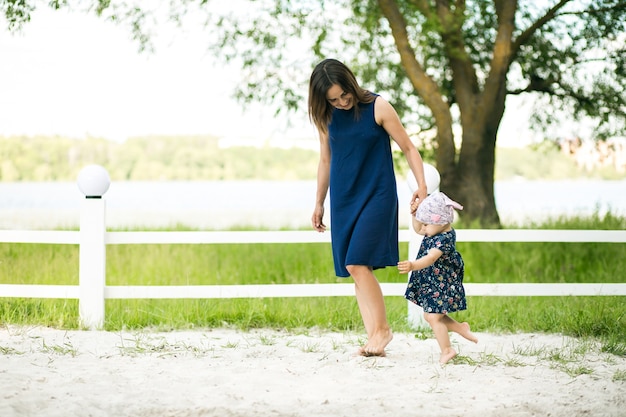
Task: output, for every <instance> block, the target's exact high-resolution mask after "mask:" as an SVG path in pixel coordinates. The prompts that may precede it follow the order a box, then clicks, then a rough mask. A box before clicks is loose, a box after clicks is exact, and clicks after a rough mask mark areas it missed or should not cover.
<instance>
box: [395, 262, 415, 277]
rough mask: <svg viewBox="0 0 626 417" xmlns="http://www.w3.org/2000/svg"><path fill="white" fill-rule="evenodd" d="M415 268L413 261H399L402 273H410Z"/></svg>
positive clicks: (399, 270) (399, 269) (399, 268)
mask: <svg viewBox="0 0 626 417" xmlns="http://www.w3.org/2000/svg"><path fill="white" fill-rule="evenodd" d="M412 270H413V266H412V262H411V261H400V262H398V272H400V273H401V274H408V273H409V272H411V271H412Z"/></svg>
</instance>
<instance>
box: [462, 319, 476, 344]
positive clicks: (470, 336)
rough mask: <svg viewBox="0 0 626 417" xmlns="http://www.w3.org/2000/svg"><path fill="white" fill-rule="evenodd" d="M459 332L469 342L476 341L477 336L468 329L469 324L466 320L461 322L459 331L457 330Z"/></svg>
mask: <svg viewBox="0 0 626 417" xmlns="http://www.w3.org/2000/svg"><path fill="white" fill-rule="evenodd" d="M459 334H460V335H461V336H463V337H464V338H466V339H467V340H469V341H470V342H474V343H478V338H477V337H476V336H474V333H472V332H471V331H470V325H469V323H468V322H466V321H465V322H463V323H461V331H460V332H459Z"/></svg>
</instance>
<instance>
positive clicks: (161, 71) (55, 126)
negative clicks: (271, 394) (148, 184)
mask: <svg viewBox="0 0 626 417" xmlns="http://www.w3.org/2000/svg"><path fill="white" fill-rule="evenodd" d="M4 26H5V25H4V24H3V27H2V28H0V56H2V60H1V61H0V135H5V136H10V135H59V136H68V137H74V138H84V137H103V138H106V139H111V140H116V141H124V140H126V139H127V138H128V137H133V136H142V135H151V134H157V135H186V134H210V135H217V136H223V137H227V138H244V139H247V140H268V139H270V138H273V139H275V140H277V141H281V140H283V141H285V140H289V138H294V137H295V138H303V139H310V140H311V141H316V138H317V135H316V133H315V130H314V128H313V127H312V126H311V124H310V123H309V121H308V118H307V116H306V113H302V114H300V115H298V116H297V117H292V119H291V121H290V123H291V125H292V127H287V126H288V125H289V121H287V120H286V119H285V118H284V117H283V118H279V117H276V116H275V115H274V110H273V109H268V108H264V107H262V106H260V105H253V106H251V107H250V108H248V109H247V110H244V109H243V108H242V106H241V105H240V104H238V103H236V102H235V101H234V99H232V98H231V97H232V94H233V91H234V88H235V86H236V83H237V77H238V69H237V68H236V67H233V66H231V67H228V66H225V65H224V64H221V63H219V62H215V60H214V59H212V57H211V56H210V54H209V53H208V52H207V51H206V48H205V47H206V45H205V44H203V42H202V39H204V38H206V36H207V33H206V32H204V33H203V32H200V31H197V32H196V33H194V32H193V31H187V32H183V31H180V30H178V31H174V29H168V31H165V33H160V34H159V38H157V39H156V40H155V43H156V52H155V53H140V52H139V51H138V44H137V42H135V41H133V40H132V39H131V36H130V33H129V31H128V29H126V28H124V27H121V26H116V25H114V24H113V23H110V22H106V21H104V20H103V19H102V18H97V17H95V16H91V15H87V14H85V13H80V12H70V11H66V10H60V11H52V10H49V9H48V8H47V7H43V6H42V7H40V8H39V9H38V10H36V11H35V12H34V13H33V15H32V17H31V21H30V22H29V23H27V24H25V26H24V28H23V30H22V31H21V32H20V33H18V34H14V35H12V34H9V33H8V30H7V29H6V28H5V27H4ZM306 78H308V77H306ZM303 88H304V89H306V88H307V86H303ZM508 108H512V109H513V110H514V111H511V112H508V111H507V114H505V116H504V119H503V123H502V128H501V131H500V132H499V138H498V144H499V145H500V146H513V145H520V144H526V143H528V141H529V140H533V137H532V134H531V133H530V132H529V131H528V129H527V128H526V124H527V118H526V117H520V112H522V113H524V110H523V106H522V105H521V104H519V103H518V104H516V105H514V106H510V105H509V106H508Z"/></svg>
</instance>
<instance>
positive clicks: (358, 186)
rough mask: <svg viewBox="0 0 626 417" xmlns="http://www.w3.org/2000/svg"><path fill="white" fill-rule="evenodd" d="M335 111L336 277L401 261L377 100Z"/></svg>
mask: <svg viewBox="0 0 626 417" xmlns="http://www.w3.org/2000/svg"><path fill="white" fill-rule="evenodd" d="M359 108H360V115H359V117H358V118H357V119H355V111H354V109H350V110H339V109H335V110H334V112H333V115H332V120H331V123H330V125H329V126H328V133H329V142H330V152H331V161H330V232H331V239H332V248H333V260H334V264H335V274H336V275H337V276H339V277H349V276H350V274H349V273H348V270H347V269H346V265H368V266H371V267H372V268H373V269H378V268H384V267H385V266H396V265H397V263H398V193H397V190H396V178H395V174H394V170H393V159H392V156H391V143H390V137H389V134H388V133H387V132H386V131H385V129H383V128H382V127H381V126H379V125H378V124H377V123H376V120H375V118H374V102H372V103H369V104H359Z"/></svg>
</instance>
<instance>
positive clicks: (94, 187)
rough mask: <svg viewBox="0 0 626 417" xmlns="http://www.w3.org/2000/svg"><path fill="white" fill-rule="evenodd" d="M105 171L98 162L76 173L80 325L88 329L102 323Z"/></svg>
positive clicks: (106, 182) (107, 182) (100, 325)
mask: <svg viewBox="0 0 626 417" xmlns="http://www.w3.org/2000/svg"><path fill="white" fill-rule="evenodd" d="M110 183H111V180H110V178H109V174H108V172H107V171H106V170H105V169H104V168H103V167H101V166H99V165H88V166H86V167H84V168H83V169H82V170H81V171H80V173H79V174H78V188H79V189H80V190H81V191H82V193H83V194H85V199H84V200H83V202H82V205H81V212H80V239H79V240H80V246H79V272H78V273H79V299H78V309H79V313H80V323H81V326H82V327H85V328H89V329H91V330H94V329H100V328H102V327H103V325H104V287H105V285H106V242H105V233H106V203H105V200H104V199H103V198H102V196H103V195H104V193H106V192H107V190H108V189H109V185H110Z"/></svg>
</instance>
